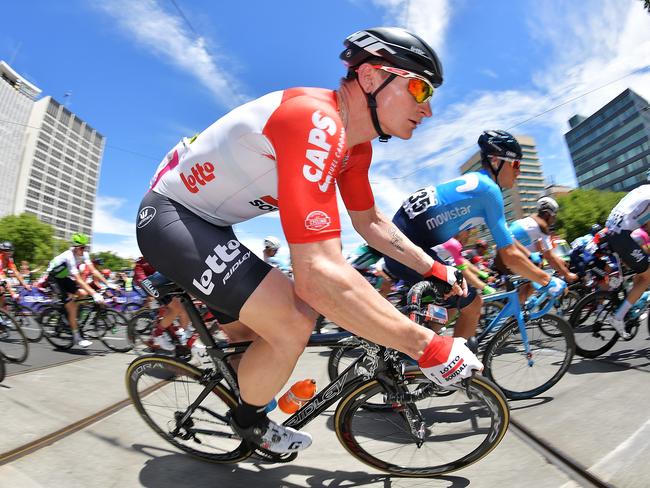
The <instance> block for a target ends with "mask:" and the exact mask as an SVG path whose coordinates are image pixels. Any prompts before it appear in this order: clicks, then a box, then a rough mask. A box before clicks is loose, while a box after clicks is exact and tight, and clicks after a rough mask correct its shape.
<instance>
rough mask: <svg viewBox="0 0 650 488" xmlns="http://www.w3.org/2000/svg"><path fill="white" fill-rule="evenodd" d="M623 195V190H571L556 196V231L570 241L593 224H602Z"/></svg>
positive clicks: (583, 233)
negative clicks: (557, 207)
mask: <svg viewBox="0 0 650 488" xmlns="http://www.w3.org/2000/svg"><path fill="white" fill-rule="evenodd" d="M625 195H626V193H625V192H611V191H603V190H573V191H572V192H571V193H569V194H568V195H564V196H561V197H558V199H557V202H558V203H559V204H560V212H559V213H558V216H557V222H556V223H555V228H556V231H557V233H558V234H560V235H561V236H563V237H564V238H565V239H566V240H567V241H569V242H571V241H572V240H573V239H575V238H576V237H580V236H582V235H585V234H587V233H589V229H590V227H591V226H592V225H593V224H596V223H597V224H600V225H602V226H604V225H605V221H606V220H607V217H608V216H609V213H610V212H611V211H612V209H613V208H614V207H615V206H616V204H617V203H618V202H619V200H620V199H621V198H623V197H624V196H625Z"/></svg>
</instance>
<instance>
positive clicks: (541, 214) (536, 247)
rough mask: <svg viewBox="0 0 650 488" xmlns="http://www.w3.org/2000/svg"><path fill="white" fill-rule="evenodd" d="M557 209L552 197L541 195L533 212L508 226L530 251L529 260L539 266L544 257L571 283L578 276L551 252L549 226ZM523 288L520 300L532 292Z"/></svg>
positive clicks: (554, 217)
mask: <svg viewBox="0 0 650 488" xmlns="http://www.w3.org/2000/svg"><path fill="white" fill-rule="evenodd" d="M559 210H560V206H559V204H558V203H557V202H556V201H555V200H554V199H553V198H551V197H542V198H540V199H539V200H537V212H536V213H535V214H532V215H529V216H528V217H524V218H523V219H519V220H515V221H514V222H512V223H511V224H510V225H509V228H510V232H511V233H512V236H513V237H514V238H515V239H517V241H519V243H521V244H522V245H523V246H524V247H525V248H526V249H527V250H528V251H529V252H530V253H531V256H530V258H531V261H533V262H534V263H540V266H541V262H542V258H543V259H545V260H546V261H547V262H548V264H549V265H550V266H551V268H553V269H554V270H555V271H557V273H558V274H559V275H560V276H562V278H563V279H564V280H565V281H567V282H569V283H573V282H574V281H576V280H577V279H578V276H577V275H576V274H574V273H572V272H571V271H569V267H568V266H567V265H566V263H565V262H564V260H563V259H562V258H560V256H558V255H557V254H555V253H554V252H553V243H552V241H551V228H552V226H553V224H554V223H555V219H556V216H557V213H558V211H559ZM525 288H526V290H522V291H523V292H524V293H523V294H522V295H520V296H521V298H522V301H523V300H525V298H527V297H528V294H529V292H532V290H531V289H530V288H528V287H525Z"/></svg>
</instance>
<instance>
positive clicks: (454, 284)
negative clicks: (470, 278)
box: [423, 261, 467, 298]
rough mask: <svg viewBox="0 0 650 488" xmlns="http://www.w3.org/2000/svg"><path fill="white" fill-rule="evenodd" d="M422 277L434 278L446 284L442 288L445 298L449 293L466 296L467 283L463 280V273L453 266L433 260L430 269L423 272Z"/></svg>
mask: <svg viewBox="0 0 650 488" xmlns="http://www.w3.org/2000/svg"><path fill="white" fill-rule="evenodd" d="M423 276H424V278H426V279H427V280H428V279H431V278H435V279H436V280H438V281H442V282H443V283H444V284H445V285H446V286H444V288H443V293H444V294H445V298H447V297H448V296H450V295H461V296H464V297H466V296H467V283H465V280H463V275H462V273H461V272H460V271H458V270H457V269H456V267H454V266H445V265H444V264H442V263H439V262H437V261H434V262H433V265H432V266H431V269H430V270H429V271H427V272H426V273H424V275H423Z"/></svg>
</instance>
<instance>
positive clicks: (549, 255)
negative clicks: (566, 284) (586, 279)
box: [537, 242, 578, 281]
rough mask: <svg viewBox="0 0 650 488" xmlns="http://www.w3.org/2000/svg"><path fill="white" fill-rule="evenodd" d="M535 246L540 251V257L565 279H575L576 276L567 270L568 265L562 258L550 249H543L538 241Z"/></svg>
mask: <svg viewBox="0 0 650 488" xmlns="http://www.w3.org/2000/svg"><path fill="white" fill-rule="evenodd" d="M537 248H538V249H539V251H540V252H541V254H542V257H543V258H544V259H546V261H548V264H550V265H551V268H553V269H554V270H555V271H557V272H558V273H560V275H562V277H563V278H564V279H566V280H567V281H575V280H576V279H577V278H578V277H577V276H576V275H575V274H573V273H572V272H571V271H569V267H568V266H567V265H566V263H565V262H564V260H563V259H562V258H561V257H560V256H558V255H557V254H555V253H554V252H553V250H552V249H546V250H543V249H542V246H541V245H540V243H539V242H538V243H537Z"/></svg>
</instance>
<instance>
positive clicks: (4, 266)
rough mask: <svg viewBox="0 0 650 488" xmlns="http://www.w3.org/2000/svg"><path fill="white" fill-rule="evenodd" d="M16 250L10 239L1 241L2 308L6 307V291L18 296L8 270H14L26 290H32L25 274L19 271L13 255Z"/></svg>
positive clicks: (0, 276)
mask: <svg viewBox="0 0 650 488" xmlns="http://www.w3.org/2000/svg"><path fill="white" fill-rule="evenodd" d="M13 252H14V246H13V244H12V243H11V242H9V241H4V242H0V308H2V309H4V308H5V305H6V302H5V291H6V292H7V293H9V295H10V296H11V297H13V298H14V299H17V298H18V294H17V293H16V292H15V291H14V289H13V287H12V286H11V282H10V281H9V276H8V272H9V271H11V272H13V276H15V277H16V279H17V280H18V283H20V284H21V285H22V286H23V288H25V289H26V290H31V286H30V285H28V284H27V283H26V282H25V279H24V278H23V275H22V274H21V273H20V271H18V268H17V267H16V263H14V258H13V256H12V254H13Z"/></svg>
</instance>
